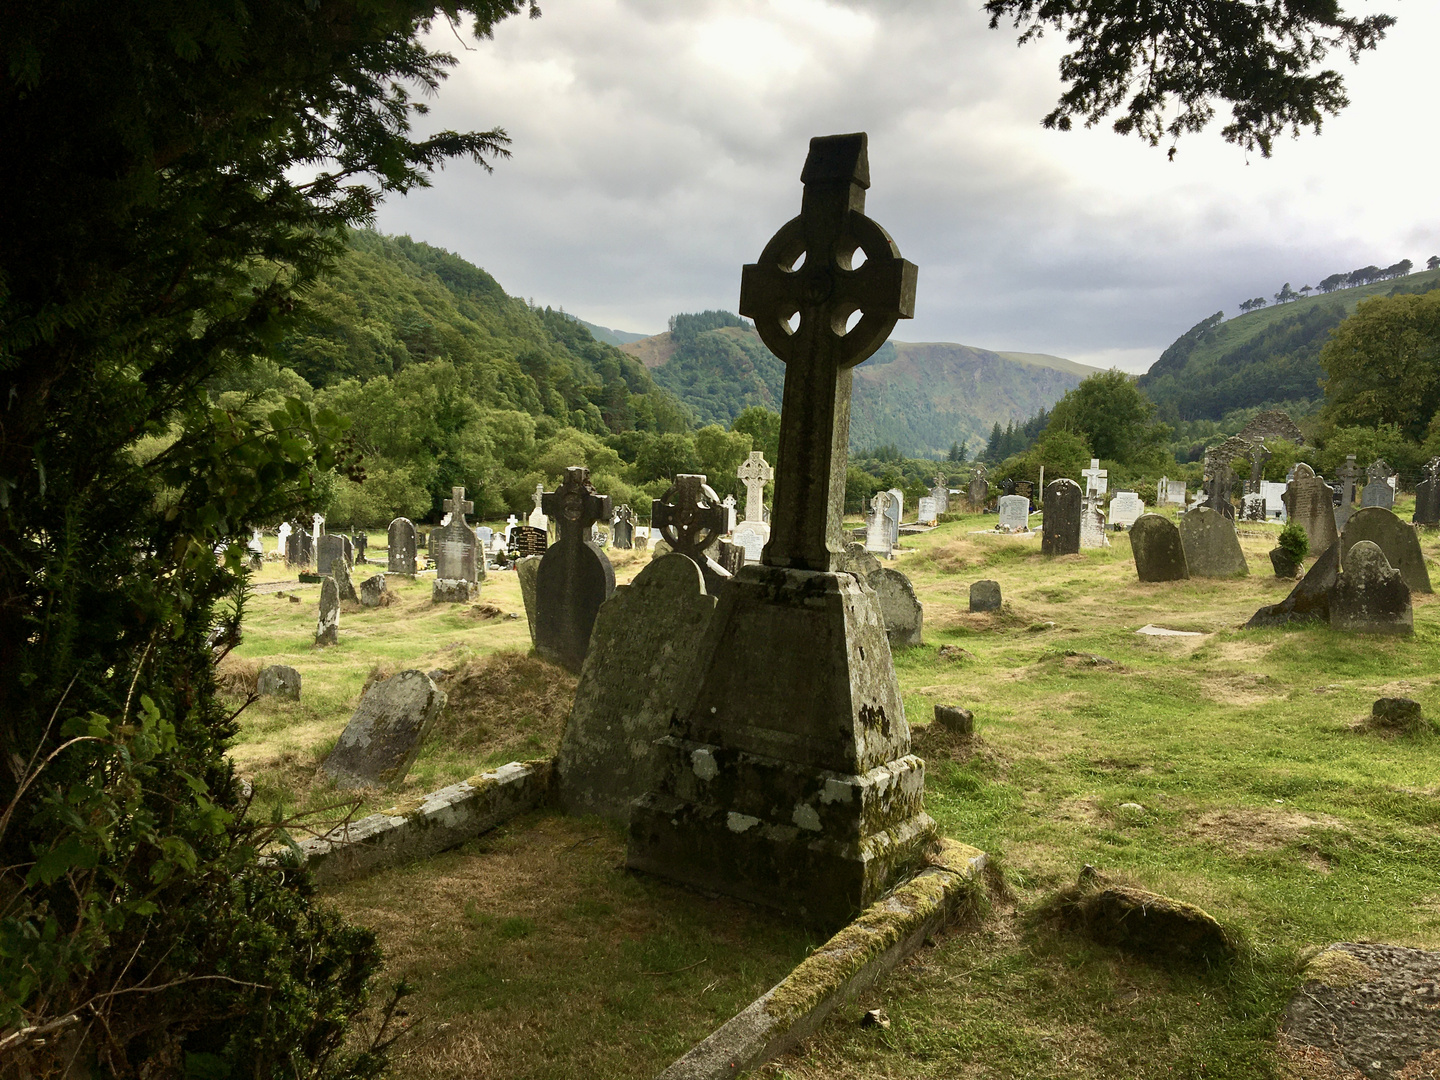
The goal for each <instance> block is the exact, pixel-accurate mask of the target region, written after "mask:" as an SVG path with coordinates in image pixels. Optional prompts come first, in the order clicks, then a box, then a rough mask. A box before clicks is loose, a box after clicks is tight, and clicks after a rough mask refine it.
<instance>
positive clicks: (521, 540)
mask: <svg viewBox="0 0 1440 1080" xmlns="http://www.w3.org/2000/svg"><path fill="white" fill-rule="evenodd" d="M549 546H550V536H549V534H548V533H547V532H546V531H545V530H544V529H542V528H539V527H538V526H535V525H516V526H515V528H513V529H511V530H510V553H511V554H512V555H514V556H515V558H517V559H527V558H529V557H530V556H532V555H544V554H545V551H546V549H548V548H549Z"/></svg>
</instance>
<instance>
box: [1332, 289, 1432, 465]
mask: <svg viewBox="0 0 1440 1080" xmlns="http://www.w3.org/2000/svg"><path fill="white" fill-rule="evenodd" d="M1320 363H1321V365H1322V366H1323V367H1324V369H1325V375H1326V378H1325V395H1326V398H1327V402H1326V407H1325V417H1326V419H1327V420H1329V421H1330V422H1332V423H1334V424H1335V425H1337V426H1340V427H1353V426H1363V427H1372V428H1373V427H1378V426H1379V425H1381V424H1394V425H1396V426H1397V427H1398V428H1399V430H1400V431H1401V432H1402V433H1403V434H1404V435H1405V436H1406V437H1407V438H1409V439H1413V440H1415V441H1417V442H1418V441H1419V440H1420V439H1422V438H1423V437H1424V433H1425V429H1426V428H1427V426H1428V425H1429V423H1430V418H1431V417H1432V416H1434V415H1435V413H1436V410H1437V409H1440V290H1436V291H1432V292H1429V293H1424V294H1422V295H1419V296H1415V295H1406V296H1387V297H1375V298H1373V299H1370V300H1365V301H1363V302H1362V303H1361V304H1360V306H1359V307H1358V308H1357V309H1356V311H1355V314H1353V315H1351V316H1350V317H1349V318H1348V319H1346V320H1345V321H1344V322H1342V323H1341V324H1340V325H1339V326H1338V327H1336V328H1335V331H1334V333H1333V335H1332V337H1331V339H1330V341H1329V342H1328V343H1327V344H1326V346H1325V348H1324V350H1323V351H1322V352H1321V354H1320Z"/></svg>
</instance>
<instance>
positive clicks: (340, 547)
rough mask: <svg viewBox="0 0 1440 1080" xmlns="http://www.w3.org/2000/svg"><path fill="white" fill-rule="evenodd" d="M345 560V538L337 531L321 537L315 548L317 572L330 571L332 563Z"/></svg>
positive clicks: (326, 572)
mask: <svg viewBox="0 0 1440 1080" xmlns="http://www.w3.org/2000/svg"><path fill="white" fill-rule="evenodd" d="M337 559H338V560H340V561H341V562H344V561H345V538H344V537H343V536H340V535H338V534H336V533H326V534H325V535H324V536H322V537H320V542H319V544H318V545H317V546H316V548H315V572H316V573H317V574H328V573H330V565H331V563H333V562H335V561H336V560H337Z"/></svg>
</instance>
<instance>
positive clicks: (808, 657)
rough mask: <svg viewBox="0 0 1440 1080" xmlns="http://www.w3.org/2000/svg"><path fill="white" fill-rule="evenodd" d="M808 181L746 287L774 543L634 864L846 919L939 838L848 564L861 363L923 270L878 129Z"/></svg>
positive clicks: (919, 765) (829, 919)
mask: <svg viewBox="0 0 1440 1080" xmlns="http://www.w3.org/2000/svg"><path fill="white" fill-rule="evenodd" d="M802 180H803V182H804V184H805V196H804V200H803V203H802V212H801V215H800V216H799V217H797V218H795V219H793V220H792V221H791V222H790V223H789V224H787V225H786V226H784V227H783V228H782V229H781V230H780V231H779V232H778V233H777V234H776V235H775V237H774V238H773V239H772V240H771V241H770V243H769V244H768V245H767V246H766V248H765V251H764V252H763V254H762V255H761V257H760V261H759V262H758V263H757V264H755V265H752V266H747V267H746V268H745V273H744V278H743V282H742V285H741V290H740V309H739V310H740V314H742V315H745V316H747V317H748V318H751V319H753V320H754V322H755V328H756V331H757V333H758V334H759V336H760V338H761V340H762V341H763V342H764V343H765V344H766V345H767V346H768V347H769V348H770V351H771V352H772V353H774V354H775V356H776V357H778V358H779V360H780V361H781V362H782V363H783V364H784V365H785V392H784V406H783V411H782V413H781V420H780V455H779V457H780V468H779V470H778V471H777V474H776V477H775V496H774V508H773V512H772V514H771V520H770V525H771V536H770V542H769V543H768V544H767V545H766V547H765V552H764V556H763V563H762V564H761V565H759V566H746V567H745V568H744V569H742V570H741V571H740V573H739V574H737V575H736V576H735V578H734V579H733V580H732V581H731V582H730V584H729V585H728V586H727V587H726V589H725V591H724V594H723V595H722V596H721V597H720V601H719V605H718V606H717V609H716V612H715V616H714V620H713V621H712V623H711V628H710V633H709V634H708V636H707V639H706V643H705V646H704V647H703V649H702V652H701V659H700V661H699V665H698V667H699V670H698V671H697V674H698V676H699V679H698V685H699V689H698V691H697V693H696V694H695V697H694V699H693V703H692V704H689V705H687V707H686V708H685V709H684V710H683V711H678V712H677V714H676V716H675V717H674V719H673V720H672V721H671V724H670V732H669V734H668V735H666V736H665V737H664V738H662V739H660V740H658V742H657V743H656V748H657V765H658V768H657V772H656V779H655V782H654V784H655V786H654V787H653V788H652V789H651V790H649V791H647V792H646V793H645V794H644V795H643V796H642V797H641V798H640V799H638V800H636V802H635V804H634V808H633V810H632V813H631V818H630V844H629V852H628V856H627V863H628V865H629V866H630V867H632V868H634V869H638V870H643V871H648V872H651V873H655V874H660V875H663V876H665V877H668V878H671V879H674V880H678V881H681V882H683V883H686V884H689V885H691V886H694V887H697V888H700V889H702V890H706V891H710V892H722V893H726V894H729V895H732V896H738V897H740V898H742V899H745V900H749V901H751V902H755V903H760V904H766V905H769V906H772V907H777V908H780V909H782V910H784V911H787V912H791V913H793V914H795V915H798V916H800V917H801V918H803V919H805V920H806V921H807V922H809V923H811V924H814V925H816V926H824V927H827V928H832V927H838V926H840V925H842V924H844V923H845V922H846V921H848V920H849V919H850V918H851V917H852V916H853V914H854V913H855V912H856V911H857V910H859V909H860V908H862V907H864V906H865V905H867V904H869V903H871V902H872V901H874V900H876V899H878V898H879V897H880V896H883V895H884V894H885V893H886V892H887V891H889V889H890V888H891V887H892V886H893V885H894V884H895V882H897V881H899V880H901V879H902V877H903V876H904V875H906V874H907V873H909V872H911V870H912V869H913V868H914V867H916V866H917V865H918V864H919V861H920V860H921V858H923V852H924V850H925V848H926V847H927V846H928V845H929V844H930V843H931V842H932V838H933V836H934V828H935V826H934V823H933V822H932V821H931V819H930V818H929V816H928V815H926V814H925V812H924V809H923V806H922V797H923V792H924V764H923V762H921V761H920V759H919V758H916V757H914V756H913V755H911V754H910V729H909V726H908V724H907V723H906V722H905V709H904V704H903V702H902V700H901V697H900V691H899V686H898V684H897V682H896V679H895V670H894V665H893V663H892V661H891V657H890V646H889V643H888V642H887V640H886V637H885V632H884V628H883V622H882V619H881V615H880V611H879V604H878V601H877V598H876V595H875V592H874V591H873V590H872V589H869V588H867V587H865V586H864V585H862V584H861V583H860V582H859V581H857V580H856V579H855V578H854V577H853V576H852V575H851V574H850V573H848V572H844V571H843V569H841V567H842V565H843V563H844V560H845V537H844V534H843V532H842V525H841V522H842V517H843V509H844V492H845V476H846V446H847V443H848V438H849V430H848V429H849V407H848V406H849V401H850V391H851V380H852V373H851V369H852V368H853V367H854V365H855V364H858V363H860V362H861V361H862V360H864V359H865V358H866V357H867V356H869V355H871V354H872V353H873V352H874V351H875V350H876V349H877V348H879V347H880V345H881V344H883V343H884V341H885V339H886V337H887V336H888V335H889V332H890V330H891V328H892V327H893V326H894V324H895V321H896V319H898V318H899V317H901V316H906V317H908V316H910V315H911V314H912V312H913V309H914V299H913V298H914V283H915V270H914V268H913V267H912V266H910V264H908V263H905V262H904V261H903V260H901V259H900V257H899V253H898V251H897V250H896V248H895V245H894V243H893V241H891V240H890V238H889V236H888V235H886V234H885V232H884V231H883V230H882V229H880V227H879V226H878V225H875V224H874V223H873V222H872V221H871V220H870V219H869V218H867V217H865V215H864V192H865V188H866V186H868V182H869V170H868V166H867V164H866V158H865V139H864V136H863V135H851V136H836V137H832V138H826V139H816V140H814V141H813V142H812V143H811V152H810V157H809V159H808V160H807V161H806V166H805V171H804V172H803V173H802ZM857 244H858V245H859V246H860V247H861V248H863V250H864V253H865V256H866V258H865V262H864V264H863V265H862V266H860V267H859V268H858V269H854V270H852V269H850V267H851V254H852V252H853V251H854V250H855V249H856V246H857ZM802 253H804V254H806V259H805V262H804V267H803V269H802V270H801V271H800V272H798V273H797V272H793V271H792V269H791V268H792V267H793V266H794V265H795V263H796V261H797V260H798V259H799V257H800V255H801V254H802ZM855 311H858V312H859V313H860V318H859V320H858V322H856V324H855V325H854V327H853V328H851V329H850V330H849V332H845V320H844V317H843V315H842V314H841V313H842V312H843V313H844V314H845V315H848V314H850V313H852V312H855ZM796 313H798V315H799V322H798V324H797V325H796V327H795V328H794V329H793V330H792V329H791V326H790V325H789V323H788V319H789V318H790V316H792V315H793V314H796ZM837 327H838V329H837Z"/></svg>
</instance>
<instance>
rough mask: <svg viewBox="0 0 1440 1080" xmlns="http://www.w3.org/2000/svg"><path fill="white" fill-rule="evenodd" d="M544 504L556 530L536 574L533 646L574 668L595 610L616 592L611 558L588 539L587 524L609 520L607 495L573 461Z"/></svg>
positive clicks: (581, 660)
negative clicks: (557, 531) (556, 537)
mask: <svg viewBox="0 0 1440 1080" xmlns="http://www.w3.org/2000/svg"><path fill="white" fill-rule="evenodd" d="M542 509H543V510H544V511H545V514H546V515H547V516H548V517H550V518H553V519H554V520H555V522H556V524H557V526H558V528H559V531H560V535H559V538H558V539H557V540H556V541H555V543H554V544H552V545H551V546H550V547H549V548H547V549H546V551H545V555H544V558H542V559H541V561H540V568H539V570H538V571H537V572H536V575H535V651H536V652H537V653H539V654H540V655H541V656H543V657H544V658H545V659H547V660H550V661H552V662H553V663H556V664H559V665H560V666H561V667H564V668H567V669H568V670H570V671H573V672H576V673H578V672H579V671H580V666H581V664H583V663H584V661H585V653H586V652H587V651H588V650H589V648H590V630H591V629H592V628H593V627H594V625H595V615H596V613H597V612H598V611H599V610H600V605H601V604H603V603H604V602H605V601H606V600H608V599H610V594H611V593H613V592H614V591H615V571H614V570H613V569H612V568H611V566H610V560H609V559H607V558H606V557H605V553H604V552H603V551H601V550H600V549H599V548H598V547H596V546H595V544H594V543H593V542H592V541H591V540H589V539H588V537H589V535H590V526H591V525H593V524H595V522H596V521H598V520H600V519H602V518H603V519H605V520H607V521H608V520H609V518H610V496H609V495H601V494H599V493H598V492H597V491H596V490H595V489H594V487H592V486H591V484H590V470H589V469H586V468H584V467H582V466H571V467H570V468H568V469H566V470H565V479H564V481H563V482H562V483H561V484H560V486H559V487H558V488H556V489H555V490H554V491H547V492H545V498H544V501H543V503H542Z"/></svg>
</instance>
